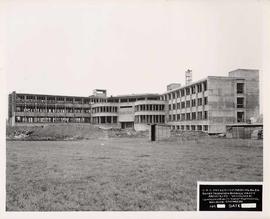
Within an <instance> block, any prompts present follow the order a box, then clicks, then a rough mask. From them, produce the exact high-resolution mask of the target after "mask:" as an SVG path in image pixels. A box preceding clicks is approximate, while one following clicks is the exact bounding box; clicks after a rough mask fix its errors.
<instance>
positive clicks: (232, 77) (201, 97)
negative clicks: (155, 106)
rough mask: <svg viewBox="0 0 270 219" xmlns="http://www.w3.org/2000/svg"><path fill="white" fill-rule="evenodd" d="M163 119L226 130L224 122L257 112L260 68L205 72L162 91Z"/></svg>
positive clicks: (183, 125) (196, 127) (242, 119)
mask: <svg viewBox="0 0 270 219" xmlns="http://www.w3.org/2000/svg"><path fill="white" fill-rule="evenodd" d="M162 96H163V100H165V101H166V102H167V103H168V113H167V117H166V123H167V124H169V125H170V126H171V127H172V128H173V129H181V130H200V131H201V130H203V131H206V132H208V133H222V132H225V130H226V129H225V126H226V124H233V123H247V122H249V121H250V119H251V118H252V117H255V118H256V117H258V116H259V71H258V70H247V69H237V70H235V71H231V72H229V75H228V77H216V76H208V77H207V78H205V79H202V80H200V81H197V82H193V83H191V84H189V85H185V86H183V87H181V86H180V85H179V86H178V87H177V88H174V89H172V90H170V89H169V90H168V91H167V92H166V93H165V94H163V95H162Z"/></svg>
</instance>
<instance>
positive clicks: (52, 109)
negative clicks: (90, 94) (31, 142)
mask: <svg viewBox="0 0 270 219" xmlns="http://www.w3.org/2000/svg"><path fill="white" fill-rule="evenodd" d="M16 112H34V113H35V112H37V113H90V108H71V107H67V108H55V107H47V108H45V107H38V108H34V107H16Z"/></svg>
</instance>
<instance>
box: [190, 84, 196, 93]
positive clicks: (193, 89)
mask: <svg viewBox="0 0 270 219" xmlns="http://www.w3.org/2000/svg"><path fill="white" fill-rule="evenodd" d="M195 92H196V89H195V85H194V86H192V87H191V93H192V94H195Z"/></svg>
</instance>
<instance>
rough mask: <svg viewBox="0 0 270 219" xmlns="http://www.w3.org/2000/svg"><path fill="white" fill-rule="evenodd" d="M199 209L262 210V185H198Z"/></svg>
mask: <svg viewBox="0 0 270 219" xmlns="http://www.w3.org/2000/svg"><path fill="white" fill-rule="evenodd" d="M198 195H199V211H262V185H256V184H255V185H250V184H246V185H245V184H236V185H226V184H225V185H205V184H201V185H199V194H198Z"/></svg>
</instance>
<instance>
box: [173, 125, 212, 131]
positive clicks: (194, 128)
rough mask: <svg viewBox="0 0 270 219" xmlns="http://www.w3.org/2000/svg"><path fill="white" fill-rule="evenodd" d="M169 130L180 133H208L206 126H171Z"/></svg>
mask: <svg viewBox="0 0 270 219" xmlns="http://www.w3.org/2000/svg"><path fill="white" fill-rule="evenodd" d="M171 129H172V130H182V131H208V125H172V126H171Z"/></svg>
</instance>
